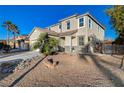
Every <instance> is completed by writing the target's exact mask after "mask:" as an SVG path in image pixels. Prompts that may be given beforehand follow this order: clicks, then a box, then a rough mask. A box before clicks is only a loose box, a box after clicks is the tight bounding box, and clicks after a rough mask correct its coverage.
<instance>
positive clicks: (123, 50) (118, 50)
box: [102, 44, 124, 54]
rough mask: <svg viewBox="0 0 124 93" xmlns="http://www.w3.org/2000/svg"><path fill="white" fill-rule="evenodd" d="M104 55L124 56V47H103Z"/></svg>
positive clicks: (107, 45) (106, 45)
mask: <svg viewBox="0 0 124 93" xmlns="http://www.w3.org/2000/svg"><path fill="white" fill-rule="evenodd" d="M102 50H103V53H105V54H124V45H111V44H110V45H109V44H105V45H103V46H102Z"/></svg>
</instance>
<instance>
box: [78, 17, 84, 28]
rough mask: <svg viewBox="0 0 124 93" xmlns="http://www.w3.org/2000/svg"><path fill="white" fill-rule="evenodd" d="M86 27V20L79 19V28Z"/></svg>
mask: <svg viewBox="0 0 124 93" xmlns="http://www.w3.org/2000/svg"><path fill="white" fill-rule="evenodd" d="M82 26H84V18H80V19H79V27H82Z"/></svg>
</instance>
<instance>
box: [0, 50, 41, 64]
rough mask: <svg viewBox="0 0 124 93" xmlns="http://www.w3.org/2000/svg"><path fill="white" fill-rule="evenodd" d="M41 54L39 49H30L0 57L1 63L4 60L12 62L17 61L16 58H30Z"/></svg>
mask: <svg viewBox="0 0 124 93" xmlns="http://www.w3.org/2000/svg"><path fill="white" fill-rule="evenodd" d="M37 55H39V52H37V51H28V52H23V53H18V54H15V55H14V54H12V55H10V56H7V57H6V56H5V57H1V58H0V63H3V62H10V61H15V60H26V59H30V58H32V57H34V56H37Z"/></svg>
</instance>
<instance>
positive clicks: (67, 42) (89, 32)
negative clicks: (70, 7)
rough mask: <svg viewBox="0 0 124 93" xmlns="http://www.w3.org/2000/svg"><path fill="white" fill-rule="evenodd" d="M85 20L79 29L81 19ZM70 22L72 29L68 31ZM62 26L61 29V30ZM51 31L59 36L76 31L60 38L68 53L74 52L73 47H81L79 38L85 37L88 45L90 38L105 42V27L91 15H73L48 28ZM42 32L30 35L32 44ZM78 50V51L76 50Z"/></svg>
mask: <svg viewBox="0 0 124 93" xmlns="http://www.w3.org/2000/svg"><path fill="white" fill-rule="evenodd" d="M80 18H84V26H82V27H79V19H80ZM89 19H90V20H91V23H92V25H91V28H89ZM68 21H69V22H70V29H67V22H68ZM59 25H61V29H60V28H59ZM47 28H48V29H49V30H52V31H55V32H57V33H58V34H59V33H63V32H70V31H73V30H76V32H75V33H73V34H69V35H66V34H65V35H64V36H62V37H60V36H55V37H58V38H57V39H59V40H60V46H61V47H63V48H65V51H66V52H72V51H71V48H72V47H79V36H83V37H84V44H87V43H88V42H89V41H88V38H89V37H90V36H95V38H97V39H98V40H100V41H103V40H104V27H103V26H102V25H101V24H100V23H99V22H98V21H97V20H96V19H94V18H93V17H92V16H91V15H90V14H89V13H86V14H83V15H72V16H70V17H67V18H65V19H62V20H60V21H59V23H57V24H55V25H52V26H49V27H47ZM41 32H42V31H40V30H37V29H35V31H34V32H33V33H32V34H31V35H30V44H31V45H32V43H34V41H35V40H36V39H37V38H38V36H39V34H40V33H41ZM76 50H77V49H76Z"/></svg>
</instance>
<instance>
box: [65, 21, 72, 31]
mask: <svg viewBox="0 0 124 93" xmlns="http://www.w3.org/2000/svg"><path fill="white" fill-rule="evenodd" d="M68 22H70V28H69V29H67V27H68V26H67V23H68ZM70 29H71V21H70V20H68V21H66V30H70Z"/></svg>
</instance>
